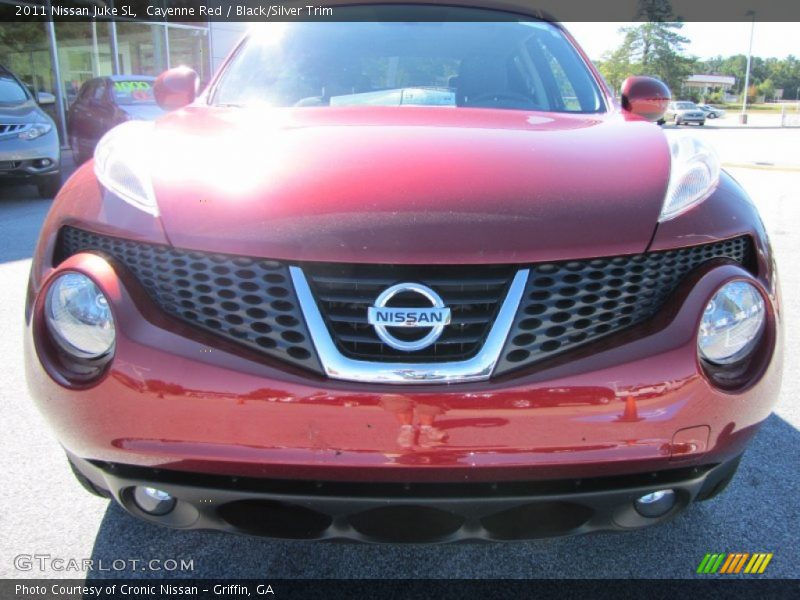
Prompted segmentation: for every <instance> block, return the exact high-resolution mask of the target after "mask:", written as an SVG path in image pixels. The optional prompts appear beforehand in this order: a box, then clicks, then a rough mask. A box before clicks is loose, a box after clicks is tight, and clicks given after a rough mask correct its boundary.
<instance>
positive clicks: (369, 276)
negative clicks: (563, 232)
mask: <svg viewBox="0 0 800 600" xmlns="http://www.w3.org/2000/svg"><path fill="white" fill-rule="evenodd" d="M303 272H304V273H305V275H306V277H307V278H308V281H309V283H310V285H311V289H312V292H313V293H314V297H315V299H316V301H317V305H318V306H319V308H320V312H321V313H322V316H323V318H324V319H325V322H326V324H327V326H328V330H329V331H330V333H331V336H332V338H333V340H334V342H335V343H336V346H337V347H338V349H339V351H340V352H341V353H342V354H344V355H345V356H347V357H349V358H354V359H360V360H369V361H377V362H386V361H402V362H413V363H420V362H448V361H456V360H466V359H469V358H471V357H473V356H474V355H475V354H477V353H478V352H479V351H480V349H481V347H482V346H483V342H484V340H485V339H486V336H487V335H488V334H489V331H490V329H491V327H492V324H493V323H494V319H495V317H496V316H497V312H498V310H499V309H500V306H501V305H502V303H503V300H504V299H505V296H506V292H507V290H508V287H509V285H510V283H511V280H512V279H513V277H514V273H515V272H516V268H515V267H510V266H505V265H502V266H497V265H479V266H457V265H448V266H431V265H412V266H408V265H342V264H305V265H303ZM409 282H415V283H422V284H425V285H426V286H428V287H430V288H431V289H433V290H434V291H435V292H436V293H438V294H439V295H440V296H441V297H442V300H443V301H444V304H445V305H446V306H448V307H450V310H451V315H452V316H451V322H450V324H449V325H447V326H446V327H445V328H444V331H443V332H442V335H441V337H439V339H438V340H437V341H436V343H434V344H432V345H431V346H429V347H427V348H425V349H423V350H418V351H415V352H405V351H400V350H395V349H394V348H392V347H390V346H389V345H387V344H385V343H384V342H383V341H381V339H380V338H379V337H378V336H377V334H376V333H375V330H374V328H373V327H372V325H370V324H369V323H368V322H367V309H368V308H369V307H370V306H372V305H373V304H374V303H375V299H376V298H377V297H378V295H379V294H380V293H381V292H382V291H383V290H385V289H386V288H388V287H389V286H392V285H394V284H396V283H409ZM396 300H397V302H398V303H399V304H398V305H400V306H404V307H428V306H430V303H429V302H427V301H425V300H422V301H420V298H419V296H418V295H416V294H408V295H406V296H403V295H398V296H397V297H396ZM428 331H429V330H428V329H426V328H422V329H421V332H420V331H418V330H411V331H409V330H403V329H399V328H390V332H391V333H392V335H394V336H396V337H398V338H403V339H405V340H411V339H414V338H415V337H421V336H422V335H424V334H426V333H427V332H428Z"/></svg>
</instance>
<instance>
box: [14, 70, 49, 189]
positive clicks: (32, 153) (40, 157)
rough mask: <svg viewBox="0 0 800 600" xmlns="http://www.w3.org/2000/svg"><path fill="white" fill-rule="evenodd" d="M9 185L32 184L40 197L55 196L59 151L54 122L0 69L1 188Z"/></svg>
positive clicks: (25, 90) (16, 80) (17, 80)
mask: <svg viewBox="0 0 800 600" xmlns="http://www.w3.org/2000/svg"><path fill="white" fill-rule="evenodd" d="M9 183H31V184H34V185H36V186H37V187H38V189H39V195H40V196H42V197H44V198H52V197H53V196H55V195H56V193H57V192H58V189H59V188H60V187H61V147H60V144H59V140H58V130H57V128H56V125H55V123H53V120H52V119H51V118H50V117H49V116H48V115H47V114H46V113H45V112H44V111H43V110H42V109H41V108H40V107H39V105H38V104H37V102H36V100H35V99H34V97H33V95H32V94H31V92H30V91H29V90H28V88H27V87H25V85H24V84H23V83H22V82H21V81H20V80H19V79H17V78H16V77H15V76H14V74H13V73H11V71H9V70H7V69H5V68H4V67H2V66H0V185H8V184H9Z"/></svg>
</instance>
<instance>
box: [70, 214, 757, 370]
mask: <svg viewBox="0 0 800 600" xmlns="http://www.w3.org/2000/svg"><path fill="white" fill-rule="evenodd" d="M82 251H89V252H92V251H94V252H101V253H103V254H106V255H108V256H110V257H112V258H113V259H115V260H116V261H119V263H121V264H122V265H124V266H125V267H126V268H127V269H128V270H129V271H130V272H131V273H132V274H133V275H134V277H135V278H136V279H137V280H138V282H139V283H140V284H141V285H142V286H143V287H144V288H145V290H146V291H147V293H148V295H149V296H150V297H151V298H152V299H153V300H154V301H155V303H156V304H157V305H158V306H160V307H161V309H162V310H164V311H165V312H167V313H168V314H170V315H172V316H174V317H176V318H178V319H181V320H182V321H185V322H188V323H190V324H192V325H194V326H196V327H199V328H202V329H204V330H206V331H210V332H213V333H215V334H217V335H219V336H221V337H224V338H227V339H229V340H231V341H235V342H237V343H240V344H242V345H245V346H248V347H250V348H251V349H255V350H257V351H259V352H263V353H264V354H267V355H269V356H272V357H275V358H278V359H280V360H283V361H286V362H289V363H292V364H294V365H297V366H301V367H303V368H306V369H308V370H311V371H314V372H316V373H324V374H326V375H328V376H329V377H331V378H336V379H343V380H349V381H360V382H377V383H445V382H448V383H451V382H466V381H479V380H485V379H488V378H490V377H491V376H492V375H498V374H505V373H507V372H510V371H512V370H514V369H519V368H522V367H526V366H530V365H532V364H535V363H538V362H541V361H543V360H545V359H548V358H550V357H553V356H555V355H558V354H561V353H563V352H565V351H568V350H572V349H574V348H577V347H578V346H582V345H585V344H587V343H589V342H592V341H596V340H598V339H600V338H603V337H606V336H608V335H610V334H613V333H617V332H619V331H621V330H622V329H625V328H627V327H630V326H632V325H636V324H639V323H642V322H644V321H645V320H647V319H648V318H650V317H651V316H653V315H654V314H655V312H656V311H657V310H658V309H659V308H661V307H662V306H663V305H664V303H665V301H666V300H667V298H668V297H669V295H670V294H671V293H672V292H673V290H675V288H676V287H677V286H678V284H679V283H680V281H681V280H682V279H683V278H684V277H685V276H686V275H687V274H688V273H689V272H690V271H692V270H694V269H695V268H696V267H698V266H699V265H701V264H703V263H705V262H707V261H710V260H714V259H723V260H729V261H733V262H735V263H738V264H740V265H742V266H744V267H745V268H748V269H752V262H753V249H752V242H751V241H750V239H749V238H747V237H738V238H734V239H730V240H725V241H721V242H715V243H709V244H703V245H698V246H691V247H687V248H681V249H677V250H670V251H666V252H649V253H643V254H636V255H628V256H619V257H608V258H599V259H593V260H580V261H567V262H553V263H538V264H534V265H529V266H526V265H522V266H519V265H517V266H496V265H476V266H466V267H465V266H452V267H451V266H425V265H423V266H397V265H341V264H320V263H313V264H312V263H306V264H301V265H288V264H285V263H282V262H278V261H272V260H269V259H263V258H253V257H243V256H231V255H225V254H216V253H204V252H196V251H189V250H181V249H175V248H171V247H169V246H162V245H157V244H146V243H141V242H134V241H130V240H122V239H118V238H114V237H111V236H104V235H99V234H95V233H91V232H87V231H83V230H80V229H76V228H73V227H64V228H63V229H62V231H61V236H60V240H59V245H58V249H57V252H56V261H57V262H59V261H61V260H64V259H65V258H67V257H69V256H71V255H74V254H76V253H78V252H82ZM399 282H416V284H418V286H416V287H419V288H420V289H423V290H424V289H430V290H431V291H432V292H433V293H434V294H436V299H437V303H438V300H441V304H442V306H441V307H439V306H437V307H435V308H437V309H441V310H446V311H447V312H446V313H443V314H446V315H447V317H448V319H449V320H448V321H447V323H446V325H444V326H443V327H442V326H441V325H439V324H438V323H425V322H424V318H422V319H421V320H422V321H423V322H420V323H415V324H414V326H413V327H408V326H406V323H403V324H402V326H400V324H398V326H396V327H394V326H389V325H386V326H383V325H382V326H383V327H385V329H386V330H387V331H389V332H391V334H392V335H393V336H395V337H397V338H399V339H400V340H405V341H409V342H413V341H414V340H423V341H424V340H425V338H433V337H435V339H432V341H430V342H429V343H427V344H421V345H420V347H419V349H417V350H410V351H404V350H401V349H397V348H395V347H392V345H390V344H388V343H386V341H385V339H383V338H382V337H381V335H379V333H378V331H377V329H378V327H377V326H376V325H375V324H371V323H370V322H369V317H368V315H369V311H370V308H373V309H374V308H375V306H376V304H382V303H379V302H378V298H379V297H380V296H381V294H382V293H383V292H385V291H386V290H388V289H390V288H392V286H396V285H398V283H399ZM416 287H415V286H414V285H413V284H405V287H403V289H402V290H400V292H399V293H398V294H395V295H394V296H393V299H392V301H393V302H395V304H394V305H393V306H394V307H397V306H400V307H402V308H404V309H407V310H406V311H405V312H404V313H402V314H404V315H405V314H406V313H410V314H412V315H413V314H416V315H427V314H428V313H429V312H430V309H431V306H432V305H431V302H430V299H428V298H426V297H425V295H424V294H418V293H416V291H417V290H416ZM406 288H408V289H406ZM386 304H387V305H388V302H387V303H386ZM426 311H427V312H426ZM403 318H404V319H406V316H404V317H403ZM415 318H418V317H415ZM426 325H427V326H426ZM436 327H441V329H442V330H441V331H440V332H439V333H440V335H439V336H430V335H429V334H430V332H431V330H432V329H434V328H436ZM412 345H413V344H412Z"/></svg>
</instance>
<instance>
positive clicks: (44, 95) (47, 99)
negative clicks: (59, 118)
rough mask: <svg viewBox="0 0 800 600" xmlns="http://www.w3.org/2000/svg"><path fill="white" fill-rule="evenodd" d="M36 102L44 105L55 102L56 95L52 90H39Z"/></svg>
mask: <svg viewBox="0 0 800 600" xmlns="http://www.w3.org/2000/svg"><path fill="white" fill-rule="evenodd" d="M36 102H37V103H38V104H40V105H42V106H44V105H45V104H55V103H56V97H55V96H54V95H53V94H51V93H50V92H39V93H38V94H36Z"/></svg>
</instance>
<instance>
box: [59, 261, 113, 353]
mask: <svg viewBox="0 0 800 600" xmlns="http://www.w3.org/2000/svg"><path fill="white" fill-rule="evenodd" d="M45 316H46V319H47V325H48V329H49V331H50V333H51V335H52V336H53V339H54V340H55V342H56V343H57V344H58V345H59V346H60V347H61V348H62V349H63V350H64V351H65V352H67V353H68V354H70V355H71V356H73V357H76V358H83V359H94V358H100V357H102V356H105V355H107V354H110V353H111V350H112V349H113V347H114V340H115V339H116V332H115V329H114V318H113V316H112V314H111V308H110V307H109V306H108V300H107V299H106V297H105V296H104V295H103V293H102V292H101V291H100V290H99V289H98V288H97V286H96V285H95V284H94V282H93V281H92V280H91V279H89V278H88V277H86V276H85V275H81V274H80V273H66V274H64V275H61V276H60V277H58V279H56V280H55V281H54V282H53V283H52V285H51V286H50V288H49V290H48V292H47V299H46V304H45Z"/></svg>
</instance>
